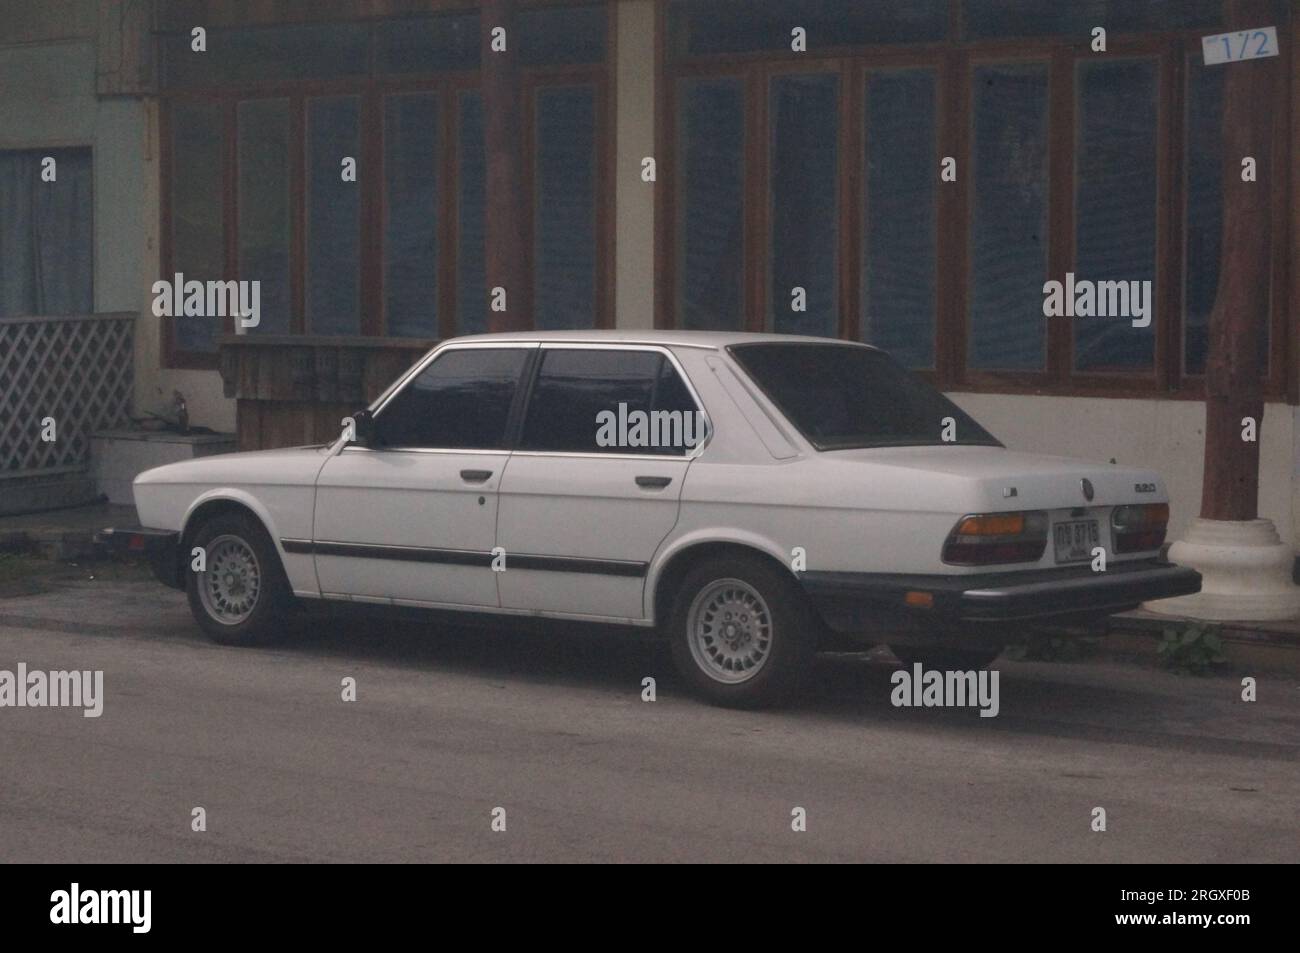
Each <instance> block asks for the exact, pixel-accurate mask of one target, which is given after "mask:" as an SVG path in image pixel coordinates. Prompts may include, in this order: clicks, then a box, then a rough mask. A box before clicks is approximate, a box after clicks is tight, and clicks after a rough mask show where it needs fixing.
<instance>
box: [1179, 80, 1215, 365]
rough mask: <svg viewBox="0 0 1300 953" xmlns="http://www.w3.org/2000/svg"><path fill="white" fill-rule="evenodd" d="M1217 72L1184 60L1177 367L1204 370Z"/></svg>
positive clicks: (1211, 291) (1211, 272)
mask: <svg viewBox="0 0 1300 953" xmlns="http://www.w3.org/2000/svg"><path fill="white" fill-rule="evenodd" d="M1223 77H1224V71H1223V69H1222V68H1220V67H1217V66H1206V65H1204V63H1203V62H1202V59H1201V57H1200V55H1196V56H1190V57H1188V63H1187V149H1186V153H1185V154H1186V156H1187V247H1186V256H1187V257H1186V264H1185V266H1184V268H1183V274H1184V284H1183V361H1184V364H1183V367H1184V369H1185V370H1186V371H1187V373H1189V374H1204V373H1205V357H1206V348H1207V344H1208V337H1207V335H1208V332H1209V322H1210V311H1211V310H1212V309H1213V308H1214V299H1215V296H1216V295H1217V294H1218V291H1219V262H1220V255H1221V252H1222V240H1223V181H1222V176H1223V165H1222V162H1223Z"/></svg>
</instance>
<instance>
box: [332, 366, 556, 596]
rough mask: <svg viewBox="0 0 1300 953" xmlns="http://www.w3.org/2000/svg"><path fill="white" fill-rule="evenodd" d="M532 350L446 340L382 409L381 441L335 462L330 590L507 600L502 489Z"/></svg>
mask: <svg viewBox="0 0 1300 953" xmlns="http://www.w3.org/2000/svg"><path fill="white" fill-rule="evenodd" d="M533 350H535V346H518V345H517V346H497V347H482V346H468V345H458V346H454V347H450V348H446V349H444V350H443V351H441V352H440V353H439V354H438V356H437V357H435V358H434V360H433V361H432V363H430V364H429V365H428V366H426V367H425V368H424V369H423V370H422V371H421V372H420V373H419V374H417V375H416V376H415V377H413V378H412V379H411V380H410V381H408V382H407V383H406V384H405V385H404V386H403V387H402V389H401V390H400V391H398V392H397V393H396V394H394V395H393V396H392V397H391V398H390V399H389V400H388V401H387V402H386V403H385V404H384V405H383V407H381V408H380V409H379V410H378V411H377V412H376V414H375V438H376V439H375V441H374V446H372V447H369V448H367V447H358V446H349V447H346V448H344V449H343V450H342V451H341V452H340V453H339V454H338V455H337V456H335V457H334V458H332V459H331V460H329V461H328V462H327V463H326V464H325V466H324V467H323V468H322V470H321V473H320V477H319V478H318V480H317V485H316V512H315V525H314V532H313V539H312V547H313V550H314V552H315V554H316V573H317V577H318V578H319V580H320V586H321V591H322V592H323V593H325V594H327V595H328V594H336V595H349V596H356V597H361V598H363V599H377V600H385V601H387V600H393V601H397V602H411V603H434V604H439V605H453V606H471V607H492V608H495V607H496V606H497V605H498V600H497V588H496V575H497V574H496V573H494V572H492V568H491V559H492V556H491V551H492V547H493V545H494V543H495V536H496V520H497V488H498V486H499V485H500V481H501V475H502V472H503V471H504V469H505V464H506V461H507V460H508V459H509V456H510V454H509V451H508V449H506V437H507V432H508V429H509V426H510V421H511V416H512V413H517V412H518V407H517V406H516V402H517V400H519V398H520V394H519V390H520V387H521V385H522V380H523V376H524V370H525V367H526V365H527V363H528V356H529V354H530V353H532V351H533Z"/></svg>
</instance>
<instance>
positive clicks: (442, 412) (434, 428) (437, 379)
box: [375, 348, 528, 450]
mask: <svg viewBox="0 0 1300 953" xmlns="http://www.w3.org/2000/svg"><path fill="white" fill-rule="evenodd" d="M527 356H528V352H527V351H524V350H521V349H518V348H514V349H511V348H466V349H462V350H452V351H448V352H446V353H445V354H442V355H441V356H439V357H438V358H437V359H435V360H434V362H433V363H432V364H430V365H429V366H428V367H427V368H425V369H424V371H422V372H421V373H420V375H419V376H418V377H416V378H415V380H413V381H411V382H410V383H409V384H407V385H406V386H405V387H403V388H402V390H401V392H399V393H398V394H397V396H395V397H394V398H393V399H392V400H391V401H390V402H389V403H388V405H387V406H386V407H385V408H384V409H383V410H382V411H381V412H380V413H379V414H378V415H377V416H376V417H375V433H376V436H377V438H378V442H379V444H380V445H381V446H385V447H424V448H428V449H434V450H438V449H444V450H496V449H499V448H501V447H502V445H503V444H504V442H505V435H506V422H507V420H508V419H509V417H510V405H511V403H512V402H513V400H514V397H515V391H516V390H517V389H518V387H519V377H520V375H521V373H522V372H523V369H524V361H525V360H526V359H527Z"/></svg>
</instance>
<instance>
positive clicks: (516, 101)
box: [482, 0, 532, 331]
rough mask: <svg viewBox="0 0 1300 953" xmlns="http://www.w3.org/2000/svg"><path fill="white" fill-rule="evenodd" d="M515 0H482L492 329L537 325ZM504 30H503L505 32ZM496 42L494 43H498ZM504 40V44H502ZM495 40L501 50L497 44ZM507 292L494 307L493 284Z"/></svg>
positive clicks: (487, 253) (486, 255)
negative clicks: (500, 305) (527, 224)
mask: <svg viewBox="0 0 1300 953" xmlns="http://www.w3.org/2000/svg"><path fill="white" fill-rule="evenodd" d="M515 7H516V2H515V0H483V20H482V23H483V36H482V44H483V55H482V63H483V117H484V139H485V148H486V157H487V209H486V222H485V228H484V233H485V242H486V247H485V249H484V264H485V266H486V273H487V290H488V301H489V308H488V328H489V330H492V331H518V330H526V329H528V328H530V327H532V304H531V302H530V300H529V299H530V295H529V291H530V288H529V284H530V282H529V276H530V275H531V272H532V269H531V267H530V261H529V245H528V236H527V235H526V234H525V233H524V223H525V221H526V220H527V219H526V217H525V214H524V213H525V209H524V199H525V196H524V187H523V183H524V164H523V163H524V156H523V146H522V143H523V130H522V128H521V126H520V122H521V116H522V114H523V109H522V108H521V107H522V103H521V99H522V96H523V87H522V84H521V83H520V81H519V59H518V57H519V35H518V32H517V30H516V25H517V22H518V21H517V19H516V17H515ZM502 30H504V31H505V32H504V35H503V34H502V33H501V32H500V31H502ZM494 41H495V42H494ZM503 42H504V45H505V49H504V50H502V49H500V47H501V44H502V43H503ZM494 45H495V46H496V47H497V49H493V47H494ZM495 288H503V289H505V292H506V299H505V300H506V309H505V310H504V311H497V310H493V309H492V307H491V304H492V302H493V301H494V300H495V297H496V296H495V294H494V292H493V289H495Z"/></svg>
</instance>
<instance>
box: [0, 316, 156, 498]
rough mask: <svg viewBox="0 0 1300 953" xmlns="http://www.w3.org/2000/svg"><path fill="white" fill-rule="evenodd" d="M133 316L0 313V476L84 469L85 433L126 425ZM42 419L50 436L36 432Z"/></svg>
mask: <svg viewBox="0 0 1300 953" xmlns="http://www.w3.org/2000/svg"><path fill="white" fill-rule="evenodd" d="M133 321H134V315H111V316H105V315H93V316H86V317H69V318H4V319H0V460H2V461H3V463H4V469H3V470H0V477H11V476H16V475H23V476H27V475H32V476H35V475H38V474H40V473H43V472H48V471H50V470H55V469H66V468H69V467H84V466H85V465H86V463H87V462H88V455H89V451H90V434H91V433H93V432H94V431H96V430H105V429H109V428H113V427H121V426H124V425H125V424H127V423H128V414H129V413H130V409H131V389H132V387H133V374H132V326H133ZM46 417H53V418H54V420H55V427H56V429H55V436H56V439H55V440H53V441H45V440H43V439H42V438H41V434H42V426H41V421H42V420H43V419H44V418H46Z"/></svg>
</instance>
